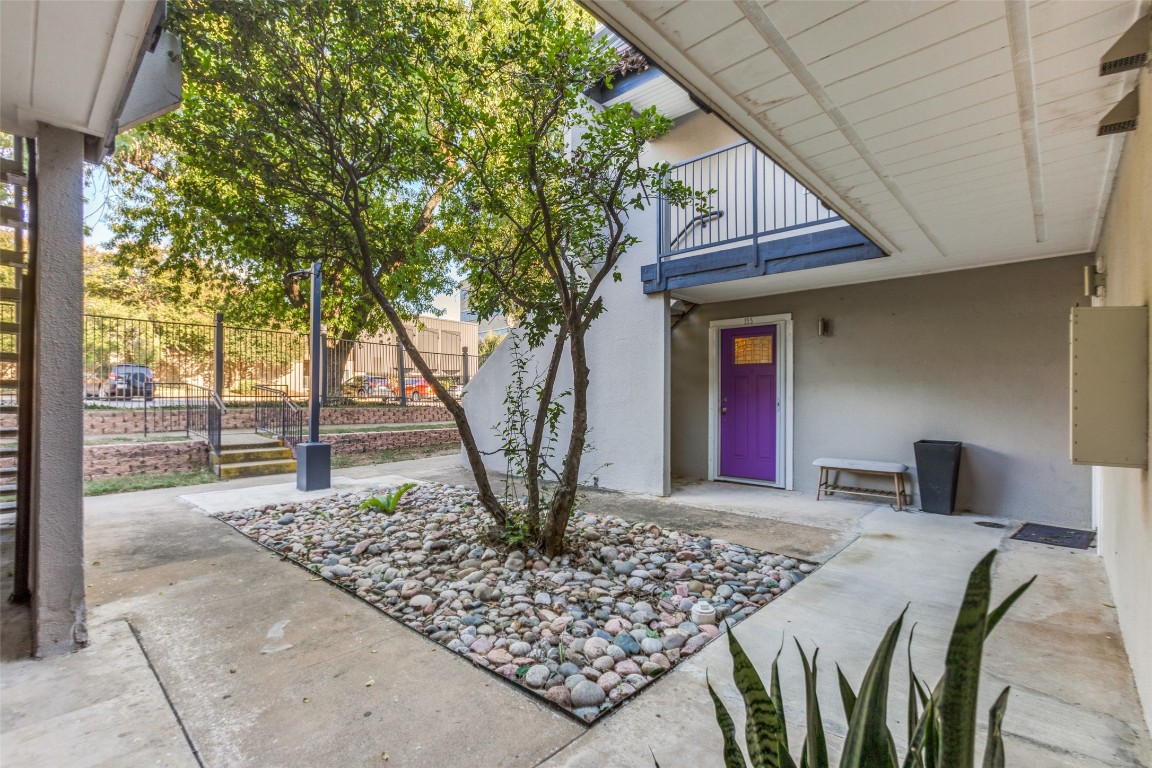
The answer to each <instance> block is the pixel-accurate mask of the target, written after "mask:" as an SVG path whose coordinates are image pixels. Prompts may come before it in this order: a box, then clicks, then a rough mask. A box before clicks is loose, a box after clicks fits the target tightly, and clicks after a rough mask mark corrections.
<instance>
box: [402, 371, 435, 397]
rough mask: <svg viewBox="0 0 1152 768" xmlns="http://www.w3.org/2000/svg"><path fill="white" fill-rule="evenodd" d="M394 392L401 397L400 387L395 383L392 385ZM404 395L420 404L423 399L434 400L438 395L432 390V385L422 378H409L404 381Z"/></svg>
mask: <svg viewBox="0 0 1152 768" xmlns="http://www.w3.org/2000/svg"><path fill="white" fill-rule="evenodd" d="M392 391H393V392H394V393H395V395H396V396H397V397H399V396H400V387H399V386H397V385H396V384H395V383H393V384H392ZM404 395H405V396H406V397H407V398H408V400H410V401H412V402H414V403H418V402H420V401H421V400H423V399H434V398H435V397H436V393H435V392H434V391H433V390H432V385H431V384H429V383H428V382H426V381H424V377H422V376H409V377H408V378H406V379H404Z"/></svg>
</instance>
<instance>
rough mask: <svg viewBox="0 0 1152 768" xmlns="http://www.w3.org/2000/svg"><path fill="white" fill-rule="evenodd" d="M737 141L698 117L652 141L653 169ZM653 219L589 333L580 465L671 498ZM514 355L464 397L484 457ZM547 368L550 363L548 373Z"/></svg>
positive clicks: (663, 322)
mask: <svg viewBox="0 0 1152 768" xmlns="http://www.w3.org/2000/svg"><path fill="white" fill-rule="evenodd" d="M738 140H739V137H738V136H737V135H736V134H735V133H734V132H733V131H732V130H731V129H730V128H728V127H727V126H726V125H724V124H723V123H722V122H721V121H720V120H718V119H716V118H715V117H712V116H710V115H705V114H703V113H693V114H692V115H690V116H687V117H685V118H683V119H682V120H680V121H679V122H678V123H677V125H676V126H675V127H674V128H673V129H672V130H671V131H670V132H669V133H668V134H667V135H665V136H664V137H662V138H661V139H660V140H658V141H656V142H653V144H652V146H651V148H650V149H649V151H648V153H647V155H646V156H645V161H649V162H658V161H668V162H679V161H681V160H685V159H687V158H689V157H692V156H694V155H698V154H701V153H703V152H707V151H709V150H711V149H714V148H716V147H720V146H724V145H725V144H730V143H733V142H735V141H738ZM655 210H656V209H655V206H652V207H649V208H648V209H647V210H646V211H644V212H639V213H636V214H635V215H634V216H633V218H632V220H631V222H630V231H631V232H632V233H633V234H635V235H636V236H637V237H638V238H639V239H640V242H639V243H637V245H636V246H635V247H634V248H633V249H632V250H631V251H629V252H628V253H627V254H625V256H624V257H623V258H622V259H621V261H620V272H621V275H622V277H623V279H622V280H621V281H620V282H618V283H617V282H613V281H610V280H609V281H605V283H604V285H603V288H602V289H601V295H602V296H603V298H604V304H605V306H606V307H607V311H606V312H604V314H603V315H601V316H600V317H599V318H597V320H596V321H595V322H594V323H593V324H592V327H591V329H590V331H589V333H588V358H589V360H588V367H589V369H590V370H591V381H590V384H589V391H588V401H589V404H590V408H589V411H590V413H589V424H590V431H589V434H588V442H589V445H590V448H589V449H588V451H587V452H586V453H585V455H584V457H583V460H582V464H581V467H582V473H581V475H582V477H581V482H583V483H585V484H589V485H592V484H599V485H601V486H604V487H608V488H616V489H619V490H625V491H634V492H637V493H651V494H656V495H667V494H668V493H669V487H668V478H669V472H668V455H669V453H668V439H669V431H668V417H669V414H668V392H667V387H668V384H667V382H668V364H669V357H668V349H667V339H668V335H667V334H668V331H667V329H668V307H667V301H666V299H665V298H664V297H663V296H662V295H652V296H645V295H644V294H643V293H642V292H641V289H640V286H641V285H642V283H641V279H640V268H641V266H643V265H644V264H651V263H652V262H653V261H655V259H656V213H655ZM513 333H515V332H513ZM514 349H515V347H514V345H513V344H512V343H509V341H505V342H504V343H503V344H501V345H500V346H499V347H497V349H496V351H495V352H493V353H492V355H491V357H489V358H488V360H487V361H486V362H485V363H484V365H483V367H482V368H481V369H480V370H479V372H478V373H477V375H476V376H475V377H474V378H473V379H472V381H471V382H470V383H469V384H468V386H467V387H466V390H465V393H466V394H465V396H464V400H463V402H464V406H465V408H466V409H467V411H468V417H469V421H470V422H471V424H472V428H473V430H475V432H476V438H477V442H478V444H479V446H480V449H481V450H483V451H493V450H497V449H498V448H499V439H498V434H497V432H496V430H495V429H494V428H493V425H497V424H500V423H501V422H503V421H504V419H505V406H504V396H505V387H506V386H507V384H508V381H509V380H510V371H511V363H512V359H513V353H514ZM530 358H531V360H532V361H533V362H532V363H530V366H529V372H530V373H531V372H532V371H533V370H535V366H536V365H537V360H536V355H535V354H531V355H530ZM546 361H547V358H546V357H545V358H544V360H543V362H541V363H540V365H541V367H542V365H543V363H544V362H546ZM570 386H571V368H570V362H569V360H568V359H567V358H565V360H564V362H563V365H562V369H561V375H560V377H559V379H558V381H557V386H556V389H557V391H563V390H565V389H567V388H568V387H570ZM568 424H569V422H568V420H567V419H565V420H563V421H562V422H561V425H560V427H561V429H560V439H561V442H560V443H559V446H560V447H561V452H562V446H563V445H565V444H566V441H567V436H568V434H569V432H568V429H569V426H568ZM485 462H486V463H487V465H488V466H489V467H490V468H491V469H493V470H497V471H504V470H506V469H507V467H506V464H505V460H504V458H503V456H501V455H498V454H497V455H491V456H488V457H487V458H486V459H485Z"/></svg>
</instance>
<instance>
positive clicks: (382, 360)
mask: <svg viewBox="0 0 1152 768" xmlns="http://www.w3.org/2000/svg"><path fill="white" fill-rule="evenodd" d="M323 349H324V360H322V361H321V370H322V371H323V372H324V380H323V381H322V382H321V383H320V390H321V397H322V399H323V402H324V404H325V405H328V406H333V405H350V404H357V403H371V404H386V405H401V406H409V405H435V404H438V403H439V399H438V398H437V397H436V394H435V392H434V390H433V385H432V384H431V383H430V382H429V381H427V380H425V379H424V377H423V376H421V375H420V373H419V371H417V370H416V367H415V366H414V365H413V364H412V361H411V360H410V359H408V356H407V355H406V354H405V353H404V350H403V349H402V348H401V347H400V346H399V345H397V344H385V343H381V342H375V341H360V340H356V339H340V338H332V337H325V339H324V345H323ZM421 356H422V357H423V358H424V359H425V361H426V362H427V363H428V365H429V366H430V367H431V369H432V374H433V376H434V377H435V378H436V379H437V380H438V381H439V382H440V383H441V384H442V385H443V386H444V388H445V389H446V390H448V392H449V393H451V394H452V395H453V396H455V397H459V396H460V394H461V390H462V388H463V386H464V385H465V384H467V383H468V379H469V378H470V377H471V375H472V374H473V373H475V371H476V368H477V366H478V364H479V358H478V357H477V355H475V354H472V353H471V352H470V351H469V350H468V349H467V348H464V349H462V350H461V351H460V353H449V352H422V353H421ZM309 376H310V362H309V348H308V337H307V335H306V334H301V333H295V332H292V331H281V330H273V329H261V328H244V327H240V326H232V325H226V324H224V323H223V322H222V321H219V322H217V323H216V324H215V325H213V324H207V323H181V322H172V321H164V320H147V319H141V318H124V317H108V316H103V315H85V316H84V398H85V401H86V403H87V404H89V405H91V406H110V407H131V408H143V407H146V406H147V407H149V408H150V409H152V410H155V411H159V410H160V409H163V408H166V407H168V408H177V409H178V408H180V407H182V404H183V402H184V394H183V392H182V391H176V390H175V389H172V387H173V386H175V385H169V384H162V383H157V382H180V383H181V385H184V384H186V385H188V386H192V387H200V388H204V389H210V390H213V391H218V393H219V398H220V400H221V401H222V403H228V404H234V405H253V404H255V403H256V402H257V401H258V400H260V399H262V396H261V395H260V394H258V390H257V387H261V386H263V387H272V388H274V389H276V390H278V391H281V392H283V393H284V395H285V396H286V397H287V398H289V399H292V400H303V399H305V398H306V397H307V395H308V386H309ZM157 431H159V430H157Z"/></svg>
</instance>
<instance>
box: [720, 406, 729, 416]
mask: <svg viewBox="0 0 1152 768" xmlns="http://www.w3.org/2000/svg"><path fill="white" fill-rule="evenodd" d="M727 413H728V409H727V408H721V409H720V415H721V416H723V415H725V414H727Z"/></svg>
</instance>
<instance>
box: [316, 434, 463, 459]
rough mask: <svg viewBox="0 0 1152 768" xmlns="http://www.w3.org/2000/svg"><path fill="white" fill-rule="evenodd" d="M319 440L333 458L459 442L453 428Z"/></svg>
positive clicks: (340, 436)
mask: <svg viewBox="0 0 1152 768" xmlns="http://www.w3.org/2000/svg"><path fill="white" fill-rule="evenodd" d="M320 439H321V440H323V441H324V442H325V443H330V444H331V445H332V455H333V456H354V455H356V454H360V453H376V452H379V451H387V450H391V449H393V448H417V447H420V446H425V445H440V444H443V443H454V442H458V441H459V440H460V433H459V432H458V431H457V430H456V428H455V427H451V428H448V429H413V430H402V431H401V430H397V431H395V432H348V433H346V434H342V435H321V436H320Z"/></svg>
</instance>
